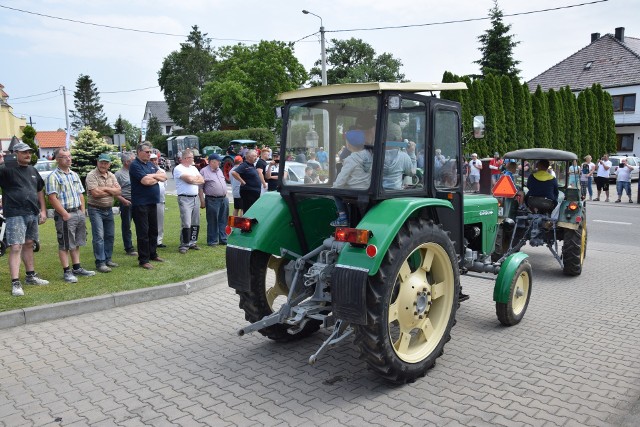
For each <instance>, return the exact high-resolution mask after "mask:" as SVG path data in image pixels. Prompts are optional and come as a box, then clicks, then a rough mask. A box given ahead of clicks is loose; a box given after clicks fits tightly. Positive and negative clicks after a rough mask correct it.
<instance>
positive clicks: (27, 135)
mask: <svg viewBox="0 0 640 427" xmlns="http://www.w3.org/2000/svg"><path fill="white" fill-rule="evenodd" d="M36 134H37V132H36V130H35V129H34V128H33V126H30V125H26V126H25V127H24V129H23V130H22V142H24V143H25V144H27V145H28V146H29V147H31V149H32V150H33V152H32V153H31V164H32V165H35V164H36V162H37V161H38V146H37V145H36Z"/></svg>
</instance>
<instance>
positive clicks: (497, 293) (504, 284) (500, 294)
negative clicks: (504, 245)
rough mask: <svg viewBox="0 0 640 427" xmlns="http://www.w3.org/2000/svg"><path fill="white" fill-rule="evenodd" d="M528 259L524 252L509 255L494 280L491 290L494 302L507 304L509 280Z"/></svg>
mask: <svg viewBox="0 0 640 427" xmlns="http://www.w3.org/2000/svg"><path fill="white" fill-rule="evenodd" d="M527 258H529V255H527V254H525V253H524V252H516V253H515V254H512V255H509V256H508V257H507V259H505V260H504V262H503V263H502V266H501V268H500V272H499V273H498V278H497V279H496V284H495V286H494V288H493V300H494V301H495V302H500V303H505V304H506V303H507V302H509V298H510V296H509V292H510V288H511V279H512V278H513V275H514V274H515V273H516V270H517V269H518V267H519V266H520V264H521V263H522V261H524V260H525V259H527Z"/></svg>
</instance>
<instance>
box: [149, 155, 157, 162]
mask: <svg viewBox="0 0 640 427" xmlns="http://www.w3.org/2000/svg"><path fill="white" fill-rule="evenodd" d="M157 158H158V155H157V154H156V153H151V155H150V156H149V160H151V159H157Z"/></svg>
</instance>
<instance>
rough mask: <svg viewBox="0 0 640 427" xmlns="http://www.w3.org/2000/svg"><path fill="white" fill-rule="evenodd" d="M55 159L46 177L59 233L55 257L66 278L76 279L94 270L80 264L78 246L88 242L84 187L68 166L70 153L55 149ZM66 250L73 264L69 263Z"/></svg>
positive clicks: (88, 274) (91, 273) (62, 149)
mask: <svg viewBox="0 0 640 427" xmlns="http://www.w3.org/2000/svg"><path fill="white" fill-rule="evenodd" d="M54 157H55V159H56V162H57V163H58V167H57V168H56V170H54V171H53V172H51V175H49V176H48V177H47V182H46V187H47V196H48V197H49V203H51V206H53V209H55V211H56V213H55V215H54V217H53V219H54V220H55V223H56V232H57V234H58V257H59V258H60V263H61V264H62V271H63V276H62V277H63V278H64V280H65V282H68V283H76V282H78V277H77V276H94V275H95V274H96V272H95V271H91V270H85V269H84V268H82V266H81V265H80V246H84V245H86V244H87V223H86V217H85V213H84V195H83V194H82V193H84V187H83V186H82V182H81V181H80V177H79V176H78V174H77V173H75V172H74V171H72V170H71V153H70V152H69V150H68V149H67V148H58V149H56V151H55V152H54ZM69 254H70V255H71V262H72V267H73V268H70V267H69Z"/></svg>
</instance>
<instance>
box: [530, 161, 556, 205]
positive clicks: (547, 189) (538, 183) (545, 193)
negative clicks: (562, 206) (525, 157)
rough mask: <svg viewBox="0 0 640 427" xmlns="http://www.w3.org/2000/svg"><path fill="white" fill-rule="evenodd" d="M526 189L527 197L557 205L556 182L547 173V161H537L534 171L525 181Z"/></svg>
mask: <svg viewBox="0 0 640 427" xmlns="http://www.w3.org/2000/svg"><path fill="white" fill-rule="evenodd" d="M527 188H528V189H529V192H528V193H527V197H529V196H537V197H545V198H547V199H550V200H553V201H554V202H555V203H556V204H557V203H558V194H559V190H558V180H557V179H556V178H555V177H554V176H553V175H552V174H551V173H549V160H544V159H543V160H538V163H536V171H535V172H534V173H532V174H531V175H529V179H527Z"/></svg>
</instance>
